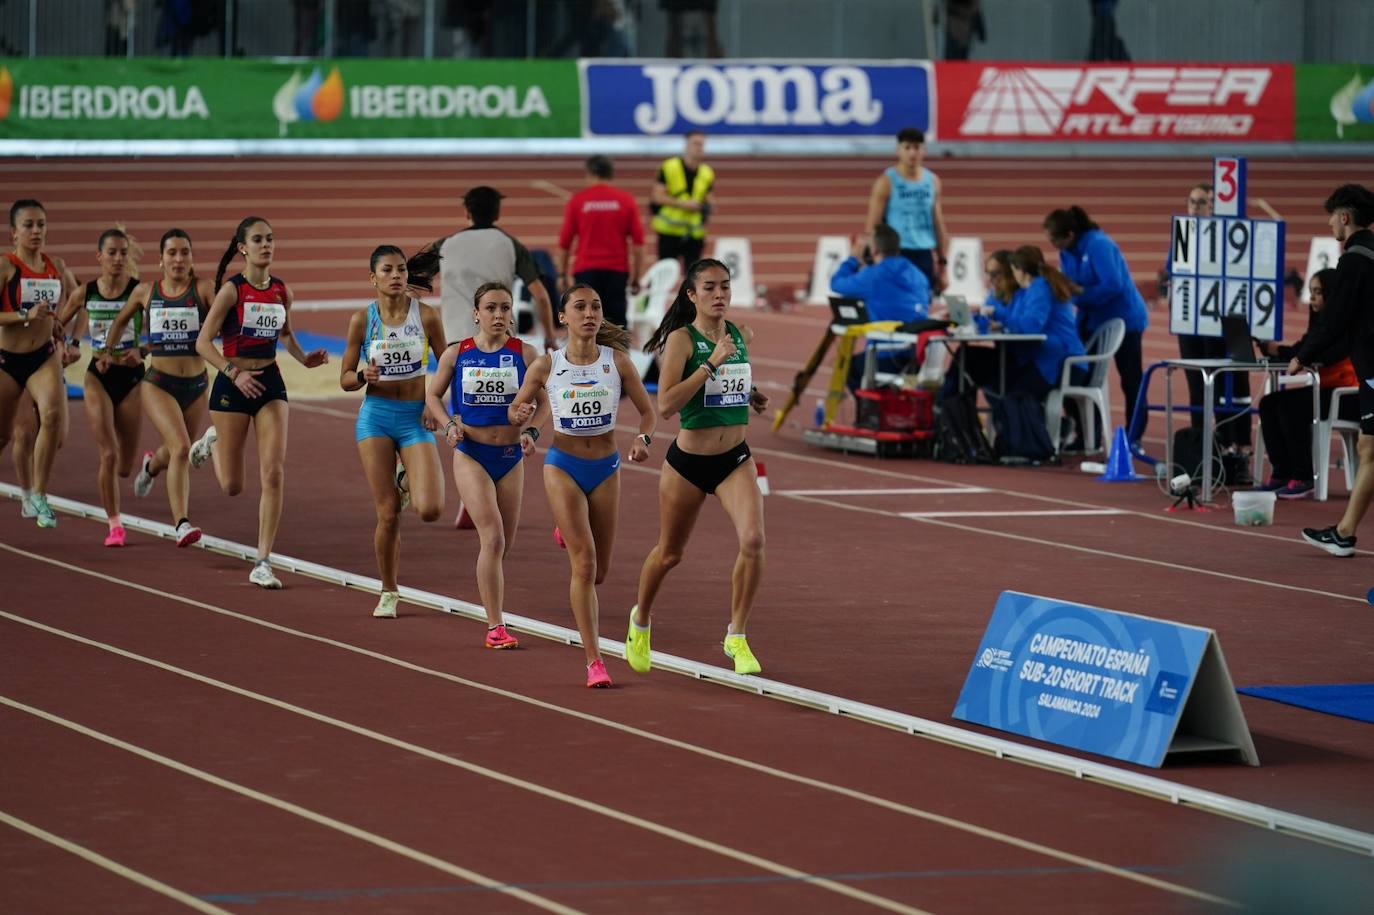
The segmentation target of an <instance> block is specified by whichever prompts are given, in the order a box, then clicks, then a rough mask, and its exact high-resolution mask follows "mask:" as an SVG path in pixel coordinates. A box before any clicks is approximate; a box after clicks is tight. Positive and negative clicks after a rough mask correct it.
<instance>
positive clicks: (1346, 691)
mask: <svg viewBox="0 0 1374 915" xmlns="http://www.w3.org/2000/svg"><path fill="white" fill-rule="evenodd" d="M1236 692H1238V693H1244V694H1245V695H1247V696H1255V697H1256V698H1258V699H1269V700H1271V701H1273V702H1282V703H1284V704H1285V705H1296V706H1298V707H1299V708H1305V709H1311V710H1312V711H1314V712H1322V713H1323V714H1326V715H1338V716H1340V717H1341V718H1354V719H1355V720H1356V721H1363V722H1365V723H1366V724H1374V683H1322V684H1317V685H1314V686H1243V687H1241V688H1240V689H1238V690H1236Z"/></svg>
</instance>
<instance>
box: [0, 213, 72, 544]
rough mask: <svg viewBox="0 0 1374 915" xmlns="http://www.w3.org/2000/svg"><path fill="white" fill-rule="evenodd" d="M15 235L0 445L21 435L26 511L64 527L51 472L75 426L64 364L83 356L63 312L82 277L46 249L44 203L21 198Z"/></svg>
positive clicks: (7, 293) (6, 273) (0, 301)
mask: <svg viewBox="0 0 1374 915" xmlns="http://www.w3.org/2000/svg"><path fill="white" fill-rule="evenodd" d="M10 233H11V235H12V236H13V238H14V251H13V252H11V253H10V254H7V255H6V256H5V257H4V258H3V259H0V451H3V450H4V448H5V445H7V444H9V441H10V439H11V438H13V439H14V469H15V474H16V476H18V478H19V486H20V488H21V489H22V490H23V500H22V504H21V508H20V511H21V513H22V514H23V516H24V517H25V518H36V519H37V521H38V526H39V527H56V526H57V518H56V516H55V515H54V514H53V512H52V508H51V507H50V506H49V505H48V497H47V492H48V475H49V474H50V473H51V472H52V465H53V461H54V460H55V459H56V458H57V449H59V448H61V447H62V438H63V435H64V434H65V432H66V429H67V385H66V381H65V380H64V379H63V377H62V368H63V366H64V365H66V364H68V363H69V362H70V361H74V359H75V356H72V355H70V354H69V353H68V349H67V346H66V338H65V335H64V334H63V333H62V328H61V326H60V325H59V324H58V323H57V321H56V314H57V309H58V308H59V307H60V306H61V304H62V303H63V301H65V300H66V297H67V296H69V295H71V293H72V290H74V289H75V288H76V286H77V282H76V278H75V277H74V276H72V273H71V271H70V270H68V269H67V266H66V264H64V263H63V262H62V260H61V259H60V258H53V257H49V256H48V255H47V254H45V253H43V245H44V243H45V242H46V241H47V235H48V214H47V211H45V210H44V209H43V204H41V203H39V202H38V201H37V200H30V199H23V200H16V201H15V202H14V204H13V205H12V206H11V207H10ZM78 354H79V350H78ZM35 412H36V413H37V415H36V416H35Z"/></svg>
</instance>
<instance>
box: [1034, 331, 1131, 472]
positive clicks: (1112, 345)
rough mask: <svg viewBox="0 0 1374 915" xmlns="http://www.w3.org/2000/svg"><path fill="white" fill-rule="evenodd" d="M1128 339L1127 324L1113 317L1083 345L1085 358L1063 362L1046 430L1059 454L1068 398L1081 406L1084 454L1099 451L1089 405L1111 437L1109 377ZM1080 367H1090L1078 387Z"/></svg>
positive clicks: (1047, 407)
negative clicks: (1077, 369)
mask: <svg viewBox="0 0 1374 915" xmlns="http://www.w3.org/2000/svg"><path fill="white" fill-rule="evenodd" d="M1125 339H1126V322H1125V321H1123V320H1121V319H1120V318H1112V319H1111V320H1110V321H1108V322H1106V323H1105V324H1103V325H1102V326H1101V327H1099V328H1098V329H1097V330H1096V331H1095V332H1094V333H1093V335H1092V336H1091V337H1089V338H1088V342H1087V344H1086V345H1085V346H1084V349H1086V350H1087V354H1086V355H1083V356H1069V357H1068V358H1067V359H1065V360H1064V368H1063V369H1062V371H1061V372H1060V375H1059V387H1057V388H1055V389H1054V390H1052V391H1050V393H1049V396H1047V397H1046V398H1045V428H1046V429H1048V430H1049V433H1050V441H1052V442H1054V443H1055V446H1054V447H1055V451H1056V452H1057V451H1058V450H1059V423H1060V415H1061V414H1062V413H1063V412H1064V401H1065V400H1066V399H1068V400H1073V401H1075V402H1077V403H1078V407H1079V412H1078V415H1079V416H1080V417H1081V418H1082V420H1083V445H1084V450H1085V451H1087V452H1089V453H1091V452H1094V451H1097V450H1099V444H1098V441H1097V423H1096V422H1095V421H1094V419H1095V417H1094V416H1093V415H1092V414H1091V413H1089V412H1088V405H1089V404H1092V405H1093V406H1094V407H1096V408H1097V415H1098V416H1100V417H1101V419H1102V434H1103V437H1104V439H1109V438H1110V436H1111V428H1112V426H1111V422H1112V401H1111V394H1110V393H1109V388H1108V386H1107V374H1108V368H1109V367H1110V366H1111V363H1112V358H1113V357H1115V356H1116V351H1117V350H1118V349H1120V348H1121V342H1122V341H1123V340H1125ZM1078 365H1082V366H1087V368H1088V371H1089V375H1088V382H1087V384H1083V385H1076V384H1073V383H1072V381H1073V369H1074V366H1078ZM1101 445H1102V448H1103V449H1105V447H1106V441H1103V442H1102V443H1101Z"/></svg>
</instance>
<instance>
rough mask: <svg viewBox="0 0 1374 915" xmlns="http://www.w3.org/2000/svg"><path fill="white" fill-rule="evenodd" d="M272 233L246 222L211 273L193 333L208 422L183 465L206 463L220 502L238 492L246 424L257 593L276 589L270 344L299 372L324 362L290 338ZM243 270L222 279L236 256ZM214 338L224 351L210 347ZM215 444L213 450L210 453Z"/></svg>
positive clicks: (277, 495) (277, 396) (281, 409)
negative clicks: (205, 382)
mask: <svg viewBox="0 0 1374 915" xmlns="http://www.w3.org/2000/svg"><path fill="white" fill-rule="evenodd" d="M272 253H273V237H272V226H271V225H270V224H269V223H268V222H267V220H265V219H263V218H262V217H260V216H249V217H246V218H245V219H244V220H243V221H242V222H240V223H239V225H238V228H237V229H235V230H234V237H233V238H232V239H230V241H229V247H228V248H226V249H225V251H224V255H223V256H222V257H220V259H219V269H218V270H217V271H216V272H215V287H216V288H217V289H218V290H219V291H218V292H217V293H215V299H214V301H213V302H212V303H211V304H210V313H209V314H208V315H206V317H205V323H203V324H202V325H201V327H200V336H199V337H198V338H197V339H196V352H198V353H200V356H201V358H202V359H204V360H205V361H206V362H208V363H210V364H211V365H213V366H214V367H215V368H216V369H218V370H219V374H218V375H216V376H215V384H214V387H213V388H212V389H211V391H210V422H211V423H212V425H211V426H210V428H209V429H207V430H206V432H205V434H204V435H202V436H201V437H200V439H199V440H198V441H197V442H196V443H195V444H194V445H192V446H191V466H192V467H200V466H202V465H203V464H204V463H205V462H206V460H208V459H210V458H211V457H212V456H213V458H214V464H215V478H216V479H217V480H218V481H219V488H220V489H221V490H222V491H223V492H224V494H225V495H229V496H236V495H238V494H239V493H241V492H243V447H244V442H245V440H246V439H247V438H248V427H249V425H250V424H251V425H252V426H253V428H254V431H255V433H256V434H257V439H258V464H259V468H260V469H259V479H260V481H261V484H262V495H261V497H260V498H259V500H258V551H257V559H256V561H255V562H254V563H253V571H252V572H251V573H250V574H249V576H248V580H249V581H251V582H252V583H253V584H255V585H257V586H258V587H260V588H274V589H275V588H280V587H281V581H279V580H278V579H277V576H276V575H274V574H272V562H271V558H270V557H271V555H272V543H273V541H275V540H276V538H277V526H278V524H280V522H281V505H282V491H283V483H284V477H285V471H284V466H283V465H285V463H286V421H287V408H286V384H285V383H284V382H283V381H282V377H281V369H280V368H278V366H277V341H278V340H281V341H282V342H283V343H284V344H285V346H286V350H287V352H289V353H290V354H291V355H292V356H293V357H294V358H295V359H296V361H297V362H299V363H300V364H301V365H303V366H305V367H306V368H311V369H313V368H315V367H316V366H320V365H324V364H325V363H326V362H328V361H329V354H328V353H327V352H325V350H323V349H317V350H314V351H313V352H310V353H307V352H305V350H303V349H301V345H300V343H299V341H297V340H296V337H295V335H294V334H292V333H291V289H290V288H289V287H288V286H287V285H286V284H285V283H283V282H282V281H281V280H280V279H278V278H277V277H275V276H273V275H272V273H271V270H272ZM240 254H241V255H243V261H244V265H243V271H242V272H241V273H237V274H235V275H234V276H232V277H231V278H230V279H229V282H227V283H223V285H221V283H222V282H223V280H224V271H225V269H226V268H228V266H229V263H230V261H232V260H233V259H234V257H235V256H236V255H240ZM215 337H220V338H221V340H222V343H223V346H224V352H222V353H221V352H220V350H219V348H218V347H216V346H215ZM216 442H218V443H219V444H218V446H216Z"/></svg>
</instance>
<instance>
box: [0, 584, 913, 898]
mask: <svg viewBox="0 0 1374 915" xmlns="http://www.w3.org/2000/svg"><path fill="white" fill-rule="evenodd" d="M0 618H4V619H7V620H10V621H12V622H15V623H20V624H21V625H24V626H29V627H31V628H33V629H37V630H39V631H41V632H46V633H48V634H49V635H56V636H60V637H61V638H64V639H68V640H70V641H73V642H77V643H79V644H82V645H86V646H89V647H91V648H98V649H100V650H101V651H107V652H109V653H111V654H115V655H118V656H119V657H122V658H126V659H128V660H130V661H137V662H138V663H140V664H146V665H148V666H149V667H154V668H157V669H158V670H163V671H166V672H168V673H172V674H176V675H177V676H179V677H185V678H186V679H188V680H191V681H194V682H196V683H201V684H204V685H205V686H210V687H214V688H215V689H220V690H223V691H225V692H227V693H233V694H234V695H236V696H242V697H243V698H245V699H252V700H253V701H255V702H261V703H262V704H264V705H270V706H272V707H273V708H277V709H281V710H282V711H284V712H289V713H291V714H293V715H298V716H300V717H302V718H306V719H308V720H310V721H315V722H318V723H319V724H324V725H328V726H329V727H333V728H337V729H339V730H341V731H346V732H348V733H350V734H356V735H357V736H359V737H366V738H367V739H369V740H374V741H376V742H377V743H381V744H385V745H386V746H389V747H394V748H395V749H398V750H403V751H405V752H407V753H412V754H414V755H416V756H420V757H423V758H425V759H429V760H432V761H434V762H438V763H442V764H444V765H446V766H452V767H453V768H455V769H462V770H463V771H465V772H469V773H471V774H473V775H478V776H481V777H482V778H486V779H490V780H491V781H494V782H498V783H500V784H503V785H506V786H509V787H512V788H517V789H519V790H521V791H526V792H529V793H530V794H534V795H537V796H539V797H543V798H546V799H548V800H551V801H558V802H560V803H563V804H566V805H568V806H570V807H576V808H578V809H580V810H585V811H587V812H588V813H594V814H597V815H598V816H602V817H605V818H607V819H609V820H614V821H616V822H619V823H623V824H625V825H627V826H631V827H634V828H637V829H642V830H644V831H645V832H651V833H654V834H656V835H659V836H662V837H663V838H666V839H671V840H673V841H676V842H680V843H682V844H683V845H689V846H691V847H693V848H698V849H701V850H702V851H706V852H710V853H712V854H716V855H720V856H721V857H723V858H729V859H731V860H734V861H739V862H741V863H743V864H746V865H749V866H750V867H755V868H758V869H759V870H762V871H767V872H769V873H772V874H778V875H779V876H783V877H787V878H788V879H791V880H797V881H800V882H803V883H807V884H809V885H811V886H814V887H817V888H819V889H824V890H829V891H830V892H832V893H836V894H838V895H841V896H847V897H848V898H850V899H854V900H857V901H859V902H865V903H867V904H869V905H872V906H875V907H876V908H880V909H885V910H887V911H889V912H904V913H910V915H923V913H922V912H921V910H920V909H917V908H914V907H912V906H908V905H905V904H903V903H900V902H897V901H896V900H893V899H888V898H886V897H885V896H879V895H877V894H875V893H869V892H866V891H864V890H860V889H856V888H855V887H852V886H847V885H846V884H843V883H840V882H839V881H836V880H831V879H829V878H827V877H817V876H815V875H814V874H809V873H807V872H806V871H802V870H798V869H797V868H794V867H790V866H788V865H786V864H780V863H778V862H776V861H772V860H770V859H768V858H764V857H761V856H759V855H755V854H752V853H750V852H746V851H742V850H740V849H737V848H733V847H731V846H728V845H722V844H720V843H719V842H714V841H712V840H710V839H706V838H702V837H701V836H697V835H693V834H692V833H689V832H684V831H682V830H680V829H675V828H674V827H672V826H665V825H664V824H662V823H658V822H655V821H653V820H649V819H645V818H643V817H640V816H636V815H635V814H632V813H627V812H625V811H623V810H619V809H617V808H615V807H609V806H607V805H605V804H598V803H596V802H595V801H589V800H586V799H585V798H580V797H577V796H576V795H573V794H568V793H567V792H565V791H559V790H558V789H557V788H551V787H549V786H547V785H541V784H539V783H538V782H531V781H525V780H524V779H521V778H517V777H516V776H514V775H509V774H507V773H505V772H502V771H500V770H499V769H493V768H490V767H489V766H482V765H478V764H477V763H471V762H468V761H466V760H463V759H459V758H458V757H456V756H449V755H448V754H446V753H441V752H439V751H438V750H432V749H430V748H429V747H425V746H421V745H420V744H417V743H411V742H410V741H408V740H402V739H400V738H399V737H392V736H391V735H389V734H383V733H381V732H380V731H374V730H372V729H371V728H367V727H363V726H362V725H359V724H353V723H352V722H348V721H344V720H343V719H341V718H335V717H333V716H331V715H326V714H324V713H323V712H316V711H314V710H312V709H308V708H305V707H304V706H300V705H296V704H295V703H292V702H287V701H286V700H284V699H277V698H275V697H273V696H268V695H266V694H265V693H259V692H255V691H254V690H251V689H246V688H244V687H242V686H235V685H234V684H232V683H228V682H225V681H224V680H217V679H215V678H214V677H207V676H205V675H204V674H198V673H196V672H195V671H193V670H187V669H186V668H184V667H177V666H176V665H175V664H169V663H167V662H166V661H159V660H157V659H156V658H150V657H147V656H145V655H141V654H138V653H136V652H133V651H128V650H126V649H123V648H120V647H118V646H116V645H110V644H108V643H106V642H101V641H97V640H96V639H89V638H86V637H85V636H82V635H77V634H76V633H74V632H67V631H66V630H64V629H58V628H56V627H54V626H48V625H46V624H44V623H40V622H37V621H36V620H31V619H27V618H26V617H22V616H18V615H16V614H13V613H9V612H7V611H3V610H0ZM6 701H7V700H5V698H4V697H3V696H0V702H6ZM26 710H27V708H26ZM263 797H264V798H265V797H267V795H263ZM465 879H471V878H465Z"/></svg>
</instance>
